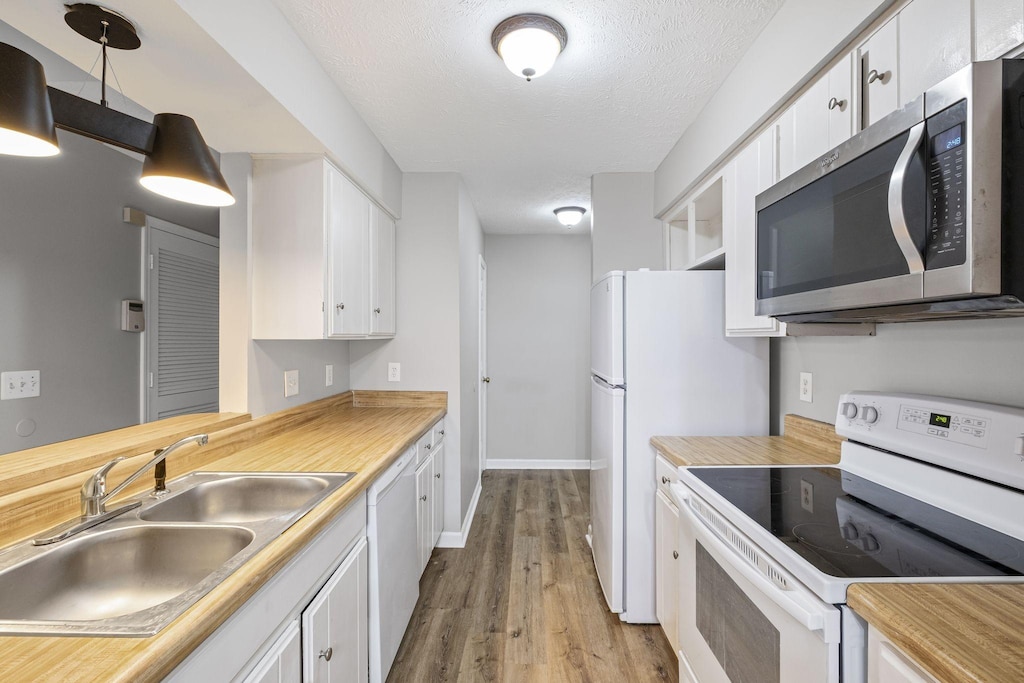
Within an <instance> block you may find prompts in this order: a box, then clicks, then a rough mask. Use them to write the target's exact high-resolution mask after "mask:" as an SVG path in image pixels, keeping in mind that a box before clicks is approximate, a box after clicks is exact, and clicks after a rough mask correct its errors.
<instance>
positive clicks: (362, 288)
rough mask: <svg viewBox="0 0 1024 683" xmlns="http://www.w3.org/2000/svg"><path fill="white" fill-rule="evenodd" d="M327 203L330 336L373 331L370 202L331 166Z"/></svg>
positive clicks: (328, 318)
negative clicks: (371, 317) (370, 277)
mask: <svg viewBox="0 0 1024 683" xmlns="http://www.w3.org/2000/svg"><path fill="white" fill-rule="evenodd" d="M328 173H329V176H330V188H331V199H330V202H329V204H328V208H327V211H328V217H327V218H328V224H329V225H330V230H329V231H328V236H327V239H328V245H327V256H328V264H327V283H328V285H327V310H326V311H325V313H326V315H327V335H328V336H330V337H346V336H359V335H365V334H368V333H369V332H370V316H369V269H368V267H367V266H368V265H369V239H370V206H371V204H370V200H369V199H368V198H367V197H366V195H364V194H363V193H362V192H361V191H360V190H359V188H357V187H356V186H355V185H353V184H352V183H351V182H349V181H348V179H347V178H345V177H344V176H343V175H342V174H341V172H340V171H338V170H337V169H336V168H333V167H330V168H329V170H328Z"/></svg>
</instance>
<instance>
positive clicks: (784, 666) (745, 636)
mask: <svg viewBox="0 0 1024 683" xmlns="http://www.w3.org/2000/svg"><path fill="white" fill-rule="evenodd" d="M836 431H837V432H838V433H839V434H841V435H843V436H846V437H847V438H848V441H846V442H845V443H844V444H843V447H842V458H841V461H840V463H839V465H838V466H827V467H802V466H782V467H756V466H754V467H750V466H732V467H687V468H680V480H679V482H678V483H676V484H674V485H673V487H672V494H673V496H674V497H675V499H676V503H677V505H678V506H679V510H680V539H679V543H680V558H679V559H680V560H681V567H680V571H681V586H680V594H681V598H680V614H679V641H680V650H681V652H680V661H681V669H682V670H681V672H680V674H681V680H682V681H684V682H686V681H687V679H690V683H791V682H796V681H799V682H800V683H817V682H821V683H838V682H839V681H842V682H843V683H863V682H864V681H866V679H867V675H866V670H867V669H866V633H867V629H866V624H865V623H864V621H863V620H862V619H860V617H858V616H857V615H856V614H854V613H853V611H852V610H850V609H849V608H848V607H847V606H846V604H845V603H846V589H847V587H848V586H849V585H850V584H851V583H877V582H931V583H952V582H986V583H998V582H1024V410H1021V409H1016V408H1006V407H1002V406H996V405H990V404H982V403H972V402H967V401H958V400H953V399H945V398H938V397H932V396H918V395H911V394H882V393H873V392H852V393H850V394H846V395H844V396H843V397H841V399H840V404H839V409H838V411H837V415H836Z"/></svg>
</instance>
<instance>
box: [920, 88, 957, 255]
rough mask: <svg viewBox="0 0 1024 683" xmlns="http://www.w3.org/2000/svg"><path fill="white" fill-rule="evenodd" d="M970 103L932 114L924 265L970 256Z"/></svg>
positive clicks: (928, 154)
mask: <svg viewBox="0 0 1024 683" xmlns="http://www.w3.org/2000/svg"><path fill="white" fill-rule="evenodd" d="M966 114H967V103H966V102H959V103H957V104H955V105H953V106H952V107H950V108H949V109H946V110H944V111H941V112H939V113H938V114H936V115H935V116H932V117H929V119H928V123H927V129H928V152H927V155H926V158H927V159H928V235H927V249H926V251H925V257H924V258H925V267H926V268H927V269H928V270H933V269H935V268H945V267H947V266H958V265H960V264H962V263H964V261H965V260H966V259H967V201H966V200H967V145H966V144H965V142H966V140H967V124H966Z"/></svg>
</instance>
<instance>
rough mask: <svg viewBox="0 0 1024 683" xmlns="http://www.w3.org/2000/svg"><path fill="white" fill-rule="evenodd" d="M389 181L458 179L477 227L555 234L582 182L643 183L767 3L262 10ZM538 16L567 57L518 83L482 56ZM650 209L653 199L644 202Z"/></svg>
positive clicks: (350, 5) (340, 5) (332, 5)
mask: <svg viewBox="0 0 1024 683" xmlns="http://www.w3.org/2000/svg"><path fill="white" fill-rule="evenodd" d="M274 1H275V2H276V3H277V4H278V6H279V7H280V8H281V10H282V12H283V13H284V14H285V16H286V17H287V18H288V20H289V21H290V22H291V23H292V25H293V26H294V27H295V29H296V30H297V31H298V32H299V35H300V36H302V38H303V40H305V41H306V44H307V45H308V46H309V47H310V49H312V50H313V52H314V54H316V55H317V57H318V58H319V59H320V61H321V62H322V63H323V65H324V66H325V68H326V69H327V71H328V72H329V73H330V74H331V75H332V76H333V78H334V79H335V81H336V82H337V83H338V85H339V87H340V88H341V90H342V91H343V92H344V93H345V95H346V96H347V97H348V98H349V100H350V101H351V102H352V104H353V105H354V106H355V108H356V109H357V110H358V111H359V113H360V114H361V115H362V116H363V118H364V119H365V120H366V122H367V123H368V124H369V126H370V128H371V129H373V131H374V132H375V133H376V134H377V136H378V137H379V138H380V140H381V142H382V143H383V144H384V146H385V147H386V148H387V149H388V151H389V152H390V153H391V155H392V156H393V157H394V159H395V161H396V162H397V163H398V165H399V166H400V167H401V168H402V170H403V171H457V172H459V173H461V174H462V176H463V178H464V180H465V182H466V186H467V187H468V189H469V193H470V195H471V197H472V199H473V202H474V205H475V206H476V209H477V213H478V214H479V216H480V221H481V223H482V224H483V226H484V230H485V231H486V232H489V233H558V232H562V231H564V230H565V229H564V228H562V227H561V226H560V225H559V224H558V223H557V221H556V219H555V217H554V215H553V214H552V213H551V211H552V210H553V209H554V208H555V207H558V206H562V205H566V204H578V205H580V206H584V207H587V208H588V209H589V207H590V176H591V175H593V174H595V173H603V172H614V171H653V170H654V169H655V168H656V167H657V166H658V164H659V163H661V161H662V159H664V158H665V155H666V154H667V153H668V152H669V150H670V149H671V148H672V145H674V144H675V142H676V141H677V140H678V139H679V137H680V135H681V134H682V133H683V131H684V129H685V128H686V126H687V125H688V124H689V123H690V122H691V121H692V120H693V119H694V117H695V116H696V115H697V113H698V112H699V111H700V109H701V108H702V107H703V106H704V104H705V103H706V102H707V100H708V99H709V98H710V97H711V95H712V94H714V92H715V90H716V89H717V88H718V85H719V84H720V83H721V82H722V80H723V79H724V78H725V77H726V76H727V75H728V73H729V71H730V70H731V69H732V67H733V66H734V65H735V63H736V62H737V61H738V60H739V58H740V57H741V56H742V55H743V53H744V52H745V51H746V48H747V46H748V45H749V44H750V43H751V42H752V41H753V40H754V38H756V36H757V35H758V33H759V32H760V31H761V29H762V28H764V26H765V24H766V23H767V22H768V20H769V19H770V18H771V17H772V15H774V13H775V12H776V11H777V10H778V8H779V7H780V6H781V5H782V0H718V1H717V2H709V1H708V0H586V1H583V0H550V1H548V2H544V3H541V4H540V5H536V4H528V3H526V2H523V1H522V0H384V1H383V2H382V1H381V0H274ZM522 12H543V13H545V14H548V15H550V16H552V17H554V18H555V19H557V20H558V21H560V22H561V23H562V25H564V26H565V28H566V30H567V31H568V34H569V40H568V45H567V46H566V49H565V51H564V52H563V53H562V55H561V56H560V57H559V59H558V61H557V62H556V63H555V67H554V68H553V69H552V70H551V72H549V73H548V74H547V75H545V76H543V77H541V78H538V79H536V80H534V81H532V82H530V83H527V82H526V81H525V80H523V79H521V78H517V77H515V76H513V75H512V74H511V73H509V72H508V71H507V70H506V69H505V66H504V64H502V63H501V61H500V60H499V58H498V56H497V55H496V54H495V53H494V51H493V50H492V49H491V45H490V34H491V31H492V30H493V28H494V26H495V25H497V24H498V23H499V22H500V21H501V20H502V19H504V18H505V17H508V16H511V15H513V14H518V13H522ZM652 201H653V200H652Z"/></svg>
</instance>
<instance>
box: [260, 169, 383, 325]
mask: <svg viewBox="0 0 1024 683" xmlns="http://www.w3.org/2000/svg"><path fill="white" fill-rule="evenodd" d="M394 244H395V224H394V221H393V220H392V219H391V217H390V216H388V215H387V214H386V213H384V211H383V210H382V209H381V208H380V207H378V206H377V205H376V204H374V203H373V202H372V201H371V200H370V199H369V198H368V197H367V196H366V195H365V194H363V192H362V191H361V190H360V189H359V188H358V187H356V186H355V185H354V184H353V183H352V182H351V181H350V180H349V179H348V178H346V177H345V175H344V174H342V172H341V171H339V170H338V169H337V168H335V167H334V166H333V165H331V164H330V163H329V162H328V161H327V160H325V159H324V158H323V157H318V156H310V155H301V156H270V157H257V158H256V159H254V161H253V239H252V245H253V310H252V313H253V320H252V329H253V338H255V339H325V338H329V339H359V338H364V337H367V336H392V335H394V333H395V332H394V330H395V305H394V300H395V277H394V273H395V266H394V257H395V250H394ZM371 303H372V306H371ZM377 308H379V309H380V310H381V314H380V315H378V314H376V313H375V309H377ZM382 316H383V317H382Z"/></svg>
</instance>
